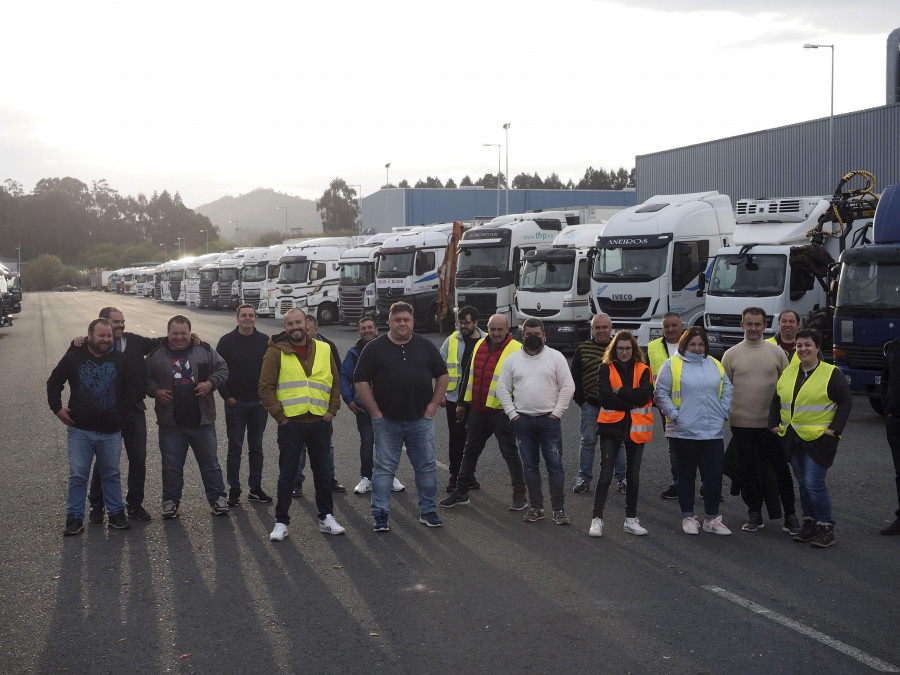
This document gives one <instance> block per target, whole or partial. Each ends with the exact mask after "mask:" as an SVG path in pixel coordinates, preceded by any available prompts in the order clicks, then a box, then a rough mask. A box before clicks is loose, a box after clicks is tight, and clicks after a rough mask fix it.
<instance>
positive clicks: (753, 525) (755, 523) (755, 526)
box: [741, 511, 766, 532]
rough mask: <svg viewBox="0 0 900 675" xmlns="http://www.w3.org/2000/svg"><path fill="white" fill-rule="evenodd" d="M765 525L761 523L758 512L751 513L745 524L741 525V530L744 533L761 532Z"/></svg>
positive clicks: (760, 516) (760, 515)
mask: <svg viewBox="0 0 900 675" xmlns="http://www.w3.org/2000/svg"><path fill="white" fill-rule="evenodd" d="M765 526H766V525H765V523H763V519H762V514H761V513H760V512H759V511H751V512H750V515H749V516H747V522H746V523H744V524H743V525H741V529H742V530H743V531H744V532H756V531H757V530H761V529H762V528H764V527H765Z"/></svg>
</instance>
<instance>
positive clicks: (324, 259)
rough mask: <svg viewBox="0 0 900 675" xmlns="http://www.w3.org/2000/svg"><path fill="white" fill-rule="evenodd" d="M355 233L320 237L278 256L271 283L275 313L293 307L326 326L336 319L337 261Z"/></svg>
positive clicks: (278, 315) (354, 241) (356, 239)
mask: <svg viewBox="0 0 900 675" xmlns="http://www.w3.org/2000/svg"><path fill="white" fill-rule="evenodd" d="M359 241H360V238H359V237H321V238H319V239H310V240H308V241H305V242H303V243H302V244H300V245H299V246H296V247H294V248H291V249H288V251H287V252H286V253H285V254H284V255H283V256H281V263H280V265H281V266H280V270H279V275H278V282H277V284H276V286H275V317H276V318H278V319H283V318H284V315H285V314H286V313H287V312H288V311H290V310H291V309H293V308H295V307H297V308H299V309H302V310H303V311H304V312H306V313H307V314H312V315H313V316H315V317H316V319H318V321H319V324H320V325H323V326H326V325H328V324H331V323H334V322H336V321H337V320H338V290H337V289H338V282H339V281H340V272H339V271H338V267H339V265H338V261H339V260H340V257H341V254H342V253H343V252H344V251H346V250H347V249H349V248H353V247H354V246H356V245H357V244H358V243H359Z"/></svg>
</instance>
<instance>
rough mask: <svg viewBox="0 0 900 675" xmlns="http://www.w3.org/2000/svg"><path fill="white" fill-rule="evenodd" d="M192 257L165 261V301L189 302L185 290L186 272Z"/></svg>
mask: <svg viewBox="0 0 900 675" xmlns="http://www.w3.org/2000/svg"><path fill="white" fill-rule="evenodd" d="M191 260H192V258H182V259H181V260H170V261H169V262H167V263H165V266H164V268H163V274H162V284H161V288H160V291H161V296H160V299H161V300H164V301H165V302H175V303H179V304H182V305H185V304H187V292H185V290H184V272H185V270H186V269H187V266H188V263H190V262H191Z"/></svg>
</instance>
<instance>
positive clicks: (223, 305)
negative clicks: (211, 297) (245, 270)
mask: <svg viewBox="0 0 900 675" xmlns="http://www.w3.org/2000/svg"><path fill="white" fill-rule="evenodd" d="M250 250H251V249H247V248H242V249H238V250H236V251H233V252H231V253H230V254H229V255H227V256H222V257H221V258H219V261H218V262H217V263H216V267H217V268H218V291H219V300H218V307H219V309H227V310H230V311H233V310H235V309H237V306H238V305H239V304H241V268H242V267H243V265H244V257H245V256H246V255H247V253H248V252H249V251H250Z"/></svg>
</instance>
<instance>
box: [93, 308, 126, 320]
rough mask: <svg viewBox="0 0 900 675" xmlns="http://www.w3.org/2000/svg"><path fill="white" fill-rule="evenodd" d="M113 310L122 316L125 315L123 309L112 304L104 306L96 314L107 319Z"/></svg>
mask: <svg viewBox="0 0 900 675" xmlns="http://www.w3.org/2000/svg"><path fill="white" fill-rule="evenodd" d="M113 312H118V313H119V314H121V315H122V316H125V312H123V311H122V310H121V309H119V308H118V307H113V306H112V305H110V306H109V307H104V308H103V309H101V310H100V313H99V314H98V315H97V316H99V317H100V318H101V319H108V318H109V315H110V314H112V313H113Z"/></svg>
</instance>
